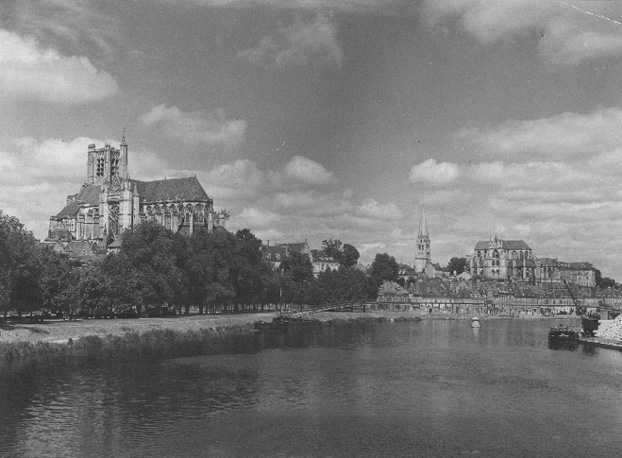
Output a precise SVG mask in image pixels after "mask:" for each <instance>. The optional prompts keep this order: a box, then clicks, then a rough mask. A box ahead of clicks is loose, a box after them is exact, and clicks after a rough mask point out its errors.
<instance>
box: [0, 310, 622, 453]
mask: <svg viewBox="0 0 622 458" xmlns="http://www.w3.org/2000/svg"><path fill="white" fill-rule="evenodd" d="M549 325H550V323H548V322H527V321H487V322H482V327H481V328H480V329H479V330H474V329H471V327H470V323H468V322H462V321H424V322H420V323H387V324H377V325H373V326H365V327H360V326H356V327H354V326H343V327H325V328H323V329H321V330H306V331H304V332H303V333H300V334H296V335H294V334H291V333H290V334H282V333H277V334H264V335H258V336H256V337H255V338H254V339H253V342H251V344H250V345H249V343H248V342H247V343H246V345H242V346H241V348H232V349H231V351H232V352H231V353H230V354H225V355H216V356H199V357H191V358H180V359H173V360H166V361H158V362H140V363H123V364H122V363H116V364H108V365H104V366H102V365H99V366H96V367H93V366H88V365H85V366H82V367H73V368H52V369H50V368H48V369H45V370H39V371H30V372H26V373H24V372H21V373H19V374H16V373H4V374H2V375H1V376H0V418H1V424H0V455H3V456H28V457H30V456H54V457H61V456H76V457H82V456H128V457H129V456H132V457H134V456H166V457H174V456H249V455H250V456H365V455H366V456H404V455H407V456H551V457H554V456H555V457H557V456H590V457H592V456H622V353H620V352H615V351H611V350H604V349H586V348H583V347H578V348H577V349H576V350H574V351H568V350H551V349H549V348H548V346H547V341H546V332H547V329H548V326H549ZM240 350H242V351H243V353H239V351H240ZM236 352H237V353H236Z"/></svg>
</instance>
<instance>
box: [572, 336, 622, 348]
mask: <svg viewBox="0 0 622 458" xmlns="http://www.w3.org/2000/svg"><path fill="white" fill-rule="evenodd" d="M579 342H580V343H582V344H587V345H595V346H597V347H601V348H607V349H609V350H621V351H622V342H620V341H615V340H610V339H603V338H600V337H579Z"/></svg>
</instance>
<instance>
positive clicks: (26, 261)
mask: <svg viewBox="0 0 622 458" xmlns="http://www.w3.org/2000/svg"><path fill="white" fill-rule="evenodd" d="M322 254H323V255H325V256H330V257H333V258H334V259H336V260H338V262H339V264H340V267H339V269H337V270H335V271H326V272H322V273H320V274H319V275H318V276H317V277H316V276H314V275H313V266H312V263H311V260H310V259H309V257H308V256H307V255H304V254H300V253H295V252H293V253H290V255H289V257H287V258H286V259H283V260H282V262H281V263H280V265H279V267H278V269H273V268H272V266H270V265H269V264H268V263H267V262H266V261H265V260H264V257H263V253H262V244H261V240H259V239H257V238H256V237H255V235H253V233H252V232H251V231H249V230H248V229H244V230H241V231H238V232H237V233H235V234H233V233H231V232H228V231H226V230H224V229H217V230H215V231H213V232H211V233H209V232H208V231H206V230H199V231H195V232H194V233H193V234H192V236H190V237H185V236H182V235H180V234H175V233H173V232H171V231H169V230H167V229H165V228H164V227H162V226H160V225H158V224H156V223H144V224H141V225H139V226H137V227H136V228H135V230H134V231H132V232H127V233H125V234H124V236H123V240H122V244H121V248H120V250H119V252H118V253H117V254H110V255H108V256H105V257H103V258H102V259H100V260H99V261H95V262H91V263H87V264H79V263H72V262H70V260H69V259H68V258H67V257H66V256H65V255H63V254H59V253H57V252H55V251H54V250H52V249H51V248H50V247H47V246H45V245H42V244H39V243H38V242H37V241H36V239H35V238H34V237H33V235H32V234H31V233H30V232H28V231H26V230H25V229H24V227H23V225H22V224H21V223H20V222H19V221H18V220H17V219H16V218H12V217H8V216H4V215H2V214H1V213H0V313H2V314H3V315H4V316H6V314H7V313H8V312H16V313H18V314H20V315H21V314H23V313H28V312H32V311H45V312H48V313H51V314H57V315H59V316H61V315H62V316H74V315H77V314H81V315H87V316H131V315H139V314H146V313H147V314H152V313H162V311H169V312H170V311H177V312H181V311H186V312H188V311H189V309H190V307H192V306H195V307H198V309H199V310H200V311H201V312H203V311H204V310H205V307H206V306H207V305H210V304H250V303H277V302H295V303H305V304H313V305H318V306H319V305H322V304H325V303H329V302H335V301H339V302H345V301H354V300H364V299H368V298H369V297H373V296H374V295H375V292H376V289H375V282H374V281H372V280H371V279H370V277H368V276H367V274H366V273H364V272H363V271H361V270H359V269H358V268H357V267H356V264H357V261H358V258H359V253H358V251H357V250H356V248H354V247H353V246H352V245H348V244H342V243H341V242H340V241H339V240H335V241H333V240H329V241H325V242H324V244H323V248H322Z"/></svg>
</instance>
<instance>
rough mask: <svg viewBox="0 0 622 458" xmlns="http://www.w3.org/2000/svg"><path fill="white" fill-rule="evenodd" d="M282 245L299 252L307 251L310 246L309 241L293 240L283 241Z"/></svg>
mask: <svg viewBox="0 0 622 458" xmlns="http://www.w3.org/2000/svg"><path fill="white" fill-rule="evenodd" d="M280 246H282V247H284V248H286V249H287V250H289V251H295V252H297V253H302V252H303V251H306V249H307V247H308V243H307V242H293V243H281V245H280Z"/></svg>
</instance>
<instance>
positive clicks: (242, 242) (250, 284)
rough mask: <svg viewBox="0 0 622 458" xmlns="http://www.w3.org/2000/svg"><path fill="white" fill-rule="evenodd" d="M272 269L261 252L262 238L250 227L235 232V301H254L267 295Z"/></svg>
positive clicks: (232, 274) (233, 283)
mask: <svg viewBox="0 0 622 458" xmlns="http://www.w3.org/2000/svg"><path fill="white" fill-rule="evenodd" d="M269 277H270V269H269V267H268V265H267V264H266V263H265V262H264V260H263V256H262V253H261V240H259V239H258V238H257V237H255V235H254V234H253V233H252V232H251V231H250V230H248V229H242V230H241V231H238V232H237V233H236V234H235V246H234V252H233V263H232V271H231V282H232V286H233V289H234V291H235V301H236V302H238V303H252V302H256V301H261V300H263V299H264V298H265V297H266V284H267V283H268V278H269Z"/></svg>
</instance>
